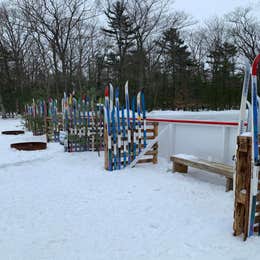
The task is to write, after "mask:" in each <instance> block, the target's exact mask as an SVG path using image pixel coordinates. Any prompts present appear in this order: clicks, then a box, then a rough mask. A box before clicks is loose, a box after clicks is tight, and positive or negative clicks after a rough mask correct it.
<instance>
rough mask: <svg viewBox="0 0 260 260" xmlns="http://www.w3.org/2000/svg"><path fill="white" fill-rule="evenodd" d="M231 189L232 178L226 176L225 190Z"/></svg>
mask: <svg viewBox="0 0 260 260" xmlns="http://www.w3.org/2000/svg"><path fill="white" fill-rule="evenodd" d="M231 190H233V179H230V178H226V192H227V191H231Z"/></svg>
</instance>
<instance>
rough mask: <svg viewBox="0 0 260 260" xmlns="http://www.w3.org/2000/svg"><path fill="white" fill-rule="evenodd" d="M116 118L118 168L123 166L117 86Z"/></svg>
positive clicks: (117, 90) (117, 91)
mask: <svg viewBox="0 0 260 260" xmlns="http://www.w3.org/2000/svg"><path fill="white" fill-rule="evenodd" d="M116 119H117V169H119V170H120V168H121V122H120V107H119V88H116Z"/></svg>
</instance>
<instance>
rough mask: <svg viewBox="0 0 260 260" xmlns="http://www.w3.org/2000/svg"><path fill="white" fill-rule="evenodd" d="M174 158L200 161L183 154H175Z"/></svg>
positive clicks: (192, 156)
mask: <svg viewBox="0 0 260 260" xmlns="http://www.w3.org/2000/svg"><path fill="white" fill-rule="evenodd" d="M174 156H176V157H179V158H182V159H186V160H194V161H196V160H198V159H199V158H198V157H196V156H194V155H191V154H182V153H179V154H175V155H174Z"/></svg>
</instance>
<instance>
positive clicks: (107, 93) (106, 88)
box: [105, 86, 109, 97]
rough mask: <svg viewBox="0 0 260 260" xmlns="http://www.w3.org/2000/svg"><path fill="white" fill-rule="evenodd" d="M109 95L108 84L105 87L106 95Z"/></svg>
mask: <svg viewBox="0 0 260 260" xmlns="http://www.w3.org/2000/svg"><path fill="white" fill-rule="evenodd" d="M108 96H109V90H108V86H106V87H105V97H108Z"/></svg>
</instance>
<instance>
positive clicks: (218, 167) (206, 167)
mask: <svg viewBox="0 0 260 260" xmlns="http://www.w3.org/2000/svg"><path fill="white" fill-rule="evenodd" d="M171 161H172V162H173V169H172V170H173V172H181V173H187V172H188V167H189V166H190V167H193V168H197V169H200V170H203V171H208V172H213V173H216V174H220V175H223V176H225V177H226V191H229V190H232V188H233V174H234V168H233V167H232V166H230V165H226V164H223V163H219V162H211V161H207V160H204V159H200V158H197V157H195V156H192V155H186V154H177V155H173V156H171Z"/></svg>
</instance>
